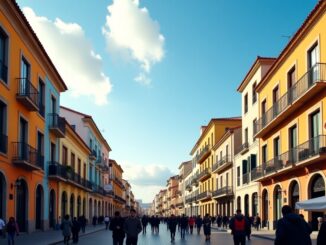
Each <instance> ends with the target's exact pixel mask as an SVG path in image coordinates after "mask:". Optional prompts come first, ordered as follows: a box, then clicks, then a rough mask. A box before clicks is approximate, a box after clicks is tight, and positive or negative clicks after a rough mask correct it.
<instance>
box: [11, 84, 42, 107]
mask: <svg viewBox="0 0 326 245" xmlns="http://www.w3.org/2000/svg"><path fill="white" fill-rule="evenodd" d="M17 80H18V91H17V94H16V98H17V100H18V101H20V102H21V103H22V104H23V105H24V106H25V107H26V108H27V109H28V110H30V111H37V110H38V109H39V108H38V105H39V92H38V91H37V89H36V88H35V87H34V85H33V84H32V83H31V82H30V81H29V80H28V79H27V78H18V79H17Z"/></svg>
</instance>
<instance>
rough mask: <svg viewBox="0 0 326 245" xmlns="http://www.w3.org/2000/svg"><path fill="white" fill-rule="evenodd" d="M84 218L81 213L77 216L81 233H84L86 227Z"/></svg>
mask: <svg viewBox="0 0 326 245" xmlns="http://www.w3.org/2000/svg"><path fill="white" fill-rule="evenodd" d="M86 222H87V220H86V218H85V215H82V216H81V217H80V218H79V224H80V228H81V230H82V232H83V233H85V229H86Z"/></svg>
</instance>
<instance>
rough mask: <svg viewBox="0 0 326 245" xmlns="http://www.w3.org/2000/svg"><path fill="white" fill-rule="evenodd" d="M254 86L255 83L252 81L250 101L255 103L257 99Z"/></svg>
mask: <svg viewBox="0 0 326 245" xmlns="http://www.w3.org/2000/svg"><path fill="white" fill-rule="evenodd" d="M256 86H257V83H256V82H254V84H253V85H252V103H253V104H255V103H256V101H257V93H256Z"/></svg>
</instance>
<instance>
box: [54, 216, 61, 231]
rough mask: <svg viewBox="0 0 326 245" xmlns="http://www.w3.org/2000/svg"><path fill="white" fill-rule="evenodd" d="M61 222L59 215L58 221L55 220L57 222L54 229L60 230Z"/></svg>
mask: <svg viewBox="0 0 326 245" xmlns="http://www.w3.org/2000/svg"><path fill="white" fill-rule="evenodd" d="M61 223H62V220H61V216H59V217H58V222H57V224H56V226H55V229H56V230H60V226H61Z"/></svg>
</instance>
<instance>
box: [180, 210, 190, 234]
mask: <svg viewBox="0 0 326 245" xmlns="http://www.w3.org/2000/svg"><path fill="white" fill-rule="evenodd" d="M187 226H188V219H187V217H186V216H185V215H184V214H183V215H182V217H181V218H180V230H181V239H185V235H186V229H187Z"/></svg>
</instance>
